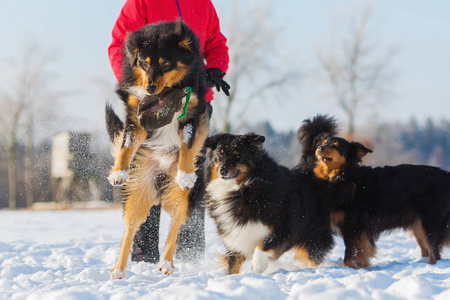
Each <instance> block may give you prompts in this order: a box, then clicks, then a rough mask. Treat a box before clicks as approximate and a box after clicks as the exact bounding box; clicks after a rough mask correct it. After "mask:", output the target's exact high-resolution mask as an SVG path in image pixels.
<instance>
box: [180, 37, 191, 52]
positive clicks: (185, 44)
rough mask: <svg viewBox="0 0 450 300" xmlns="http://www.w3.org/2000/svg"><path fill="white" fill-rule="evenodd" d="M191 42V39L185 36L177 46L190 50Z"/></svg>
mask: <svg viewBox="0 0 450 300" xmlns="http://www.w3.org/2000/svg"><path fill="white" fill-rule="evenodd" d="M191 44H192V40H191V39H190V38H185V39H183V40H182V41H181V42H179V43H178V46H179V47H180V48H181V49H186V50H188V51H190V52H192V48H191Z"/></svg>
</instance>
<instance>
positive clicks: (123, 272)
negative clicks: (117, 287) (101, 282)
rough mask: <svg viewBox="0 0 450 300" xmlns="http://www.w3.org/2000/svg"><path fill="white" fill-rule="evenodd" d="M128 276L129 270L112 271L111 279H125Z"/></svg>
mask: <svg viewBox="0 0 450 300" xmlns="http://www.w3.org/2000/svg"><path fill="white" fill-rule="evenodd" d="M126 275H127V270H119V269H112V270H111V273H110V277H111V279H112V280H116V279H124V278H125V276H126Z"/></svg>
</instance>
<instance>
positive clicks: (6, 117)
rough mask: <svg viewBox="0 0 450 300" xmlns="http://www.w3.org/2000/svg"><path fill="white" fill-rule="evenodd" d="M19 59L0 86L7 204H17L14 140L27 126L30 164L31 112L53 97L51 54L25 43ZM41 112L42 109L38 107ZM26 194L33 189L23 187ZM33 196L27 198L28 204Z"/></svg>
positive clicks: (29, 163) (12, 206)
mask: <svg viewBox="0 0 450 300" xmlns="http://www.w3.org/2000/svg"><path fill="white" fill-rule="evenodd" d="M21 58H22V59H21V61H20V62H19V63H16V64H15V65H14V68H13V69H14V70H17V74H13V75H12V76H11V82H10V83H8V86H5V87H3V88H2V89H1V90H0V104H1V105H2V106H3V107H4V109H2V111H1V113H2V116H1V118H0V119H1V120H2V123H1V124H0V125H1V126H2V127H3V128H5V129H6V132H8V136H7V141H8V142H7V149H8V183H9V188H8V194H9V195H8V201H9V208H10V209H15V208H16V206H17V173H16V164H17V143H18V138H19V133H20V132H21V130H28V137H27V141H28V142H27V144H29V145H28V146H27V151H26V152H27V158H26V167H27V168H32V166H33V163H32V140H33V136H32V134H33V131H32V127H33V126H34V124H33V120H35V118H34V115H35V114H36V112H37V111H39V109H38V108H39V107H40V105H39V104H43V103H44V102H46V101H50V100H53V96H54V95H53V94H51V93H50V92H49V89H48V87H47V82H48V79H49V74H48V66H49V64H50V63H51V61H52V60H53V56H52V55H51V54H47V53H43V52H41V50H40V48H39V47H38V46H36V45H30V46H28V47H26V49H25V51H24V53H23V55H22V56H21ZM41 112H42V111H41ZM25 173H26V175H25V176H26V179H25V182H26V189H30V188H31V186H32V185H31V174H32V170H31V169H29V170H27V171H26V172H25ZM26 195H27V197H32V191H30V190H27V191H26ZM30 203H32V199H28V200H27V204H30Z"/></svg>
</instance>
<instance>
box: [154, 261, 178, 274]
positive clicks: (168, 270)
mask: <svg viewBox="0 0 450 300" xmlns="http://www.w3.org/2000/svg"><path fill="white" fill-rule="evenodd" d="M158 270H160V271H161V273H163V274H164V275H170V274H172V273H173V271H174V270H175V268H174V266H173V264H172V263H171V262H170V261H167V260H164V259H163V260H161V261H160V262H159V263H158Z"/></svg>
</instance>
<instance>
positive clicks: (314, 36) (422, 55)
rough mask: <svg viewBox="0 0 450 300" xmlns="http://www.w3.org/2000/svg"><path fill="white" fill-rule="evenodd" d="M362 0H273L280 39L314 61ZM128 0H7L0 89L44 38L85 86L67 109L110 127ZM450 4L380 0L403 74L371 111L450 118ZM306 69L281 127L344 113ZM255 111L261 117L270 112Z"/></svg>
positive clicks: (62, 66) (383, 38) (222, 10)
mask: <svg viewBox="0 0 450 300" xmlns="http://www.w3.org/2000/svg"><path fill="white" fill-rule="evenodd" d="M166 1H171V0H166ZM243 2H245V1H243ZM355 2H356V1H345V0H339V1H338V0H334V1H332V0H323V1H311V0H310V1H302V0H278V1H274V3H275V4H274V9H273V12H272V16H271V19H270V22H272V23H273V26H274V27H277V28H280V31H279V39H278V43H279V46H280V47H282V48H283V49H284V50H286V49H288V52H289V53H292V55H293V56H295V57H293V61H295V62H296V63H297V62H304V65H299V68H300V69H302V68H303V67H304V68H305V70H309V69H310V68H314V59H315V54H314V53H315V51H316V49H317V48H318V47H320V45H321V44H323V43H324V42H325V41H327V38H329V37H330V34H332V32H333V29H332V28H333V26H335V24H336V20H339V16H341V15H346V14H348V13H349V12H348V10H349V7H351V6H350V4H352V3H355ZM361 2H362V1H360V3H361ZM123 3H124V0H79V1H66V0H40V1H36V0H14V1H12V0H8V1H6V0H0V28H1V37H2V41H1V42H0V43H1V47H0V49H1V51H0V65H1V68H0V80H1V81H2V82H1V83H0V88H2V89H4V88H7V87H8V84H11V82H10V80H11V68H12V67H13V65H12V63H11V62H12V61H14V60H15V61H20V60H21V55H22V53H23V52H22V49H23V48H24V45H27V44H29V43H38V44H40V45H41V46H42V47H43V49H45V50H51V51H54V52H56V53H57V56H58V57H57V60H56V63H55V64H54V69H55V72H56V74H58V78H57V80H55V82H54V84H56V85H57V86H58V88H60V89H61V90H64V89H65V88H70V89H71V90H72V91H81V93H76V94H74V95H71V96H68V97H66V98H64V101H63V103H61V105H63V106H64V108H65V111H66V114H68V115H70V116H71V117H72V116H73V117H74V118H76V119H77V120H79V126H80V127H81V128H83V129H90V128H92V127H95V126H99V127H102V128H104V121H103V120H104V103H105V100H106V99H107V98H110V97H111V95H106V94H105V93H104V92H103V91H102V90H101V88H100V87H99V86H98V85H96V84H93V83H92V82H93V80H97V79H101V80H103V81H105V82H106V83H109V84H110V85H111V86H114V84H115V79H114V76H113V74H112V71H111V69H110V65H109V61H108V58H107V47H108V45H109V43H110V41H111V30H112V27H113V25H114V22H115V19H116V18H117V15H118V13H119V11H120V9H121V7H122V5H123ZM213 3H214V4H215V6H216V10H217V12H218V15H219V17H220V18H221V19H222V20H226V18H227V13H229V9H228V7H229V5H230V4H229V1H226V0H213ZM449 11H450V2H449V1H419V0H415V1H408V0H395V1H392V0H380V1H373V14H372V19H371V23H370V27H369V33H370V34H371V36H372V37H373V40H374V41H375V42H379V43H380V45H381V47H383V46H384V45H395V46H398V48H399V49H400V50H399V53H398V54H397V56H396V57H395V59H394V61H393V65H392V68H393V70H394V71H395V72H396V74H397V80H396V82H395V83H396V84H395V92H394V93H393V94H392V95H391V98H390V99H388V101H386V103H385V104H384V105H383V108H382V109H378V110H377V111H370V112H368V115H367V117H365V118H375V119H377V120H387V121H395V120H400V121H406V120H409V119H410V118H411V117H416V118H417V119H418V120H419V121H422V120H424V119H425V118H427V117H431V118H433V119H436V120H440V119H442V118H447V119H448V111H449V108H450V71H449V70H450V17H449V13H448V12H449ZM223 22H224V21H222V27H225V24H223ZM339 22H342V20H340V21H339ZM224 33H225V34H226V32H224ZM305 76H306V78H304V79H302V80H301V81H300V82H299V85H298V90H299V92H298V95H297V96H296V99H294V101H291V102H290V104H289V107H287V108H286V109H285V110H282V111H281V110H279V111H278V112H276V113H270V114H268V115H267V116H266V117H267V118H269V120H270V121H271V122H273V123H274V125H275V127H276V128H278V129H293V130H296V129H297V128H298V126H299V125H300V123H301V121H302V120H303V119H305V118H307V117H311V116H313V115H314V114H316V113H328V114H333V115H336V116H338V117H340V116H341V113H340V111H339V109H338V108H337V107H336V106H335V105H334V103H333V102H330V101H328V102H327V101H323V100H321V99H318V96H317V94H316V93H313V92H311V91H310V90H309V87H310V86H311V84H312V83H311V79H309V78H308V74H305ZM254 118H255V121H257V120H260V119H262V118H263V116H261V115H254ZM360 121H364V120H360Z"/></svg>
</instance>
